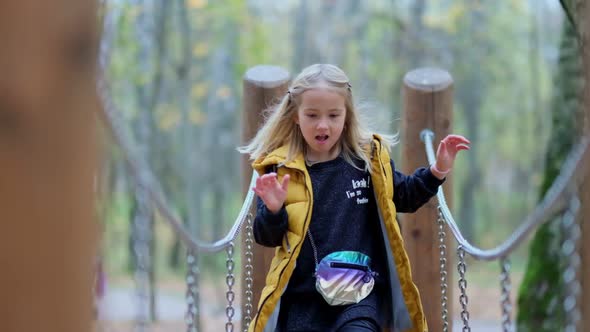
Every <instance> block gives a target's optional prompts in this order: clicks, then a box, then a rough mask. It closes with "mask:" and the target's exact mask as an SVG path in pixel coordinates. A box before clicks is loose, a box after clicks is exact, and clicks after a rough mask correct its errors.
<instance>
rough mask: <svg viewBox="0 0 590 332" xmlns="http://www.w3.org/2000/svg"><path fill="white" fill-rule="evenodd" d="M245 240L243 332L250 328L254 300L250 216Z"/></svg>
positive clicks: (252, 243)
mask: <svg viewBox="0 0 590 332" xmlns="http://www.w3.org/2000/svg"><path fill="white" fill-rule="evenodd" d="M245 231H246V232H245V240H244V245H245V248H244V258H245V259H246V263H245V264H244V273H243V274H244V284H245V286H246V287H245V290H244V298H245V301H244V303H245V304H244V314H243V320H242V324H243V329H242V330H243V331H244V332H247V331H248V327H250V322H252V316H253V314H254V307H253V304H252V302H253V299H254V292H253V286H254V266H253V264H254V236H253V228H252V214H248V217H247V218H246V228H245Z"/></svg>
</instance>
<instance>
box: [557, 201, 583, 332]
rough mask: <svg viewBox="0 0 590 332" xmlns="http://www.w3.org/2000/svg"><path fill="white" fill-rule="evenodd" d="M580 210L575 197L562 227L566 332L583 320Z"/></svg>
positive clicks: (563, 219)
mask: <svg viewBox="0 0 590 332" xmlns="http://www.w3.org/2000/svg"><path fill="white" fill-rule="evenodd" d="M579 208H580V200H579V198H578V197H577V196H574V197H572V198H571V200H570V204H569V207H568V209H567V210H566V211H565V213H564V214H563V218H562V223H561V227H562V229H563V234H564V239H565V240H564V242H563V244H562V246H561V253H562V255H563V257H564V258H565V262H566V266H565V270H564V273H563V282H564V287H565V296H564V300H563V308H564V311H565V322H566V325H565V329H564V331H565V332H575V331H576V330H577V325H578V322H579V320H580V318H581V314H580V303H579V302H578V296H579V294H580V293H581V290H582V288H581V285H580V280H579V278H578V273H579V267H580V262H581V258H580V253H579V251H578V250H579V239H580V237H581V230H580V224H579V223H578V220H577V215H578V211H579Z"/></svg>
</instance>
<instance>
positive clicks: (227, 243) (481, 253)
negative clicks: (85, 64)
mask: <svg viewBox="0 0 590 332" xmlns="http://www.w3.org/2000/svg"><path fill="white" fill-rule="evenodd" d="M108 49H109V47H108V40H103V45H102V47H101V52H102V54H101V65H102V68H105V67H106V63H108ZM277 68H278V67H270V68H269V67H265V66H258V67H254V68H252V69H250V70H249V71H248V72H247V73H246V78H245V80H246V81H248V80H249V81H248V82H256V84H257V86H260V87H264V89H270V90H256V89H255V88H254V87H253V86H249V85H248V84H245V91H244V95H245V96H253V97H252V100H248V101H246V102H245V104H246V105H245V108H246V109H248V108H250V109H252V110H253V111H255V112H260V111H261V110H262V109H263V108H264V107H265V106H266V103H267V99H266V98H271V97H272V96H273V95H282V94H284V93H285V92H284V91H283V90H286V82H288V73H286V72H285V71H282V70H277ZM279 69H280V68H279ZM410 74H412V75H413V76H412V75H410ZM442 74H444V75H442ZM248 75H250V77H248ZM408 77H409V80H408V82H410V83H411V81H412V79H414V83H416V82H418V83H417V84H413V85H412V84H410V85H411V86H412V87H413V88H416V89H417V90H416V91H418V90H419V89H422V88H424V87H426V88H428V89H431V92H432V93H437V91H436V89H438V88H445V87H447V86H448V85H449V84H448V83H449V82H451V78H450V75H448V74H446V73H444V72H443V73H441V72H440V71H435V72H432V71H415V72H411V73H409V74H408V75H407V77H406V78H408ZM433 77H434V79H432V78H433ZM427 79H430V80H431V82H430V83H429V84H430V85H425V83H424V82H427V81H428V80H427ZM408 82H406V83H408ZM98 86H99V93H100V96H101V99H102V102H103V113H101V114H99V116H100V117H101V119H102V120H103V122H104V124H105V126H106V128H107V129H108V130H109V132H110V134H111V136H112V137H113V139H114V141H115V144H116V145H117V146H118V147H119V148H120V149H121V150H122V151H123V153H122V155H123V158H124V160H125V163H126V166H127V169H128V171H129V173H130V175H131V176H132V177H133V179H134V181H135V184H136V186H135V199H136V202H137V205H138V210H137V213H136V217H135V218H134V222H133V230H132V242H133V253H134V255H135V262H136V273H135V282H136V288H137V296H138V300H139V301H138V303H139V304H138V306H139V307H138V311H137V312H138V314H137V317H136V322H135V331H139V332H142V331H148V330H149V328H150V326H149V325H150V324H149V303H148V302H149V299H148V294H149V269H150V265H151V257H150V244H151V239H152V238H153V234H151V228H150V220H149V219H150V218H149V214H148V211H149V208H150V207H153V208H155V209H156V210H157V212H158V213H159V214H160V215H161V216H162V219H163V220H164V222H165V223H166V224H167V225H168V226H169V227H170V228H171V229H172V230H173V231H174V234H175V235H176V237H177V238H178V240H179V241H180V243H181V244H182V245H183V246H184V247H185V249H186V264H187V275H186V296H185V299H186V311H185V323H186V331H187V332H196V331H198V330H199V329H200V327H199V326H200V320H199V317H200V315H201V310H200V308H199V300H198V299H199V280H200V266H199V257H200V255H202V254H215V253H221V252H224V254H225V256H226V275H225V286H226V291H225V301H226V302H227V305H226V308H225V318H226V322H225V326H224V328H225V331H226V332H230V331H235V330H236V325H237V324H236V322H235V321H236V320H237V319H238V318H240V319H241V321H242V324H241V330H243V331H247V328H248V325H249V323H250V321H251V319H252V317H253V316H254V314H255V312H254V310H255V308H254V303H253V302H254V299H255V295H256V294H255V293H254V283H255V281H258V282H262V281H263V280H254V271H255V270H254V264H253V262H254V241H253V236H252V214H251V213H249V211H251V206H252V202H253V200H254V193H253V191H252V190H248V191H247V195H246V197H245V199H244V202H243V204H242V207H241V209H240V212H239V214H238V216H237V218H236V219H235V221H234V223H233V226H232V227H231V229H230V230H229V232H228V233H227V234H226V235H225V236H223V237H222V238H221V239H219V240H217V241H214V242H204V241H201V240H199V239H197V238H196V237H195V234H191V233H190V232H189V231H188V230H187V229H186V228H185V226H184V223H183V222H182V220H181V219H180V218H179V217H178V216H176V215H175V213H174V212H173V211H172V209H171V208H170V205H169V204H168V202H167V201H166V198H165V196H164V194H163V190H162V188H161V187H160V185H159V181H157V180H156V179H155V178H154V176H153V174H152V172H151V171H150V168H149V167H148V163H147V162H146V160H144V158H143V157H144V156H141V155H139V154H136V153H135V151H136V149H134V144H132V139H131V137H129V136H128V135H127V132H128V130H126V129H125V128H124V123H125V121H124V120H123V119H122V117H121V116H120V114H121V112H120V111H118V110H117V108H116V106H115V105H114V103H113V101H112V98H111V96H110V94H109V87H108V85H107V81H106V80H105V79H104V78H101V79H99V85H98ZM272 89H274V90H272ZM281 89H283V90H281ZM417 93H418V94H421V93H422V92H420V91H418V92H417ZM408 95H409V96H410V97H407V99H410V98H412V95H411V94H408ZM445 98H446V97H445ZM445 98H441V99H442V100H446V99H445ZM446 104H448V105H450V103H446ZM446 104H445V105H446ZM429 105H430V106H429V107H434V106H435V104H433V103H429ZM250 122H252V123H253V124H255V121H250ZM252 127H253V128H255V127H256V126H255V125H252ZM419 128H424V127H419ZM420 136H421V137H420V138H421V139H422V141H423V142H424V146H425V150H426V156H427V158H428V162H429V163H433V162H434V159H435V157H434V149H433V137H434V133H433V132H432V131H430V130H428V129H426V130H422V132H421V134H420ZM589 150H590V148H589V143H588V137H585V138H583V139H582V140H581V141H580V142H579V143H578V145H576V146H575V148H574V149H572V151H571V152H570V154H569V156H568V158H567V160H566V161H565V162H564V164H563V165H562V167H561V172H560V174H559V176H558V177H557V179H556V180H555V182H554V183H553V185H552V186H551V188H550V189H549V190H548V191H547V193H546V195H545V197H544V198H543V200H542V201H541V202H540V203H539V205H538V206H536V207H535V209H533V211H532V212H531V213H530V214H529V215H528V216H527V217H526V218H525V219H524V220H523V222H522V223H521V224H520V225H521V226H519V227H518V228H517V229H516V230H515V231H514V233H512V234H511V235H510V236H509V237H508V239H507V240H506V241H505V242H503V243H502V244H500V245H499V246H497V247H496V248H493V249H490V250H483V249H480V248H477V247H475V246H473V245H472V244H470V243H469V242H468V241H467V240H465V238H464V237H463V235H462V234H461V231H460V230H459V227H458V226H457V224H456V223H455V220H454V218H453V216H452V214H451V213H450V210H449V208H448V206H447V203H446V199H445V195H444V193H443V189H442V187H441V188H440V189H439V192H438V194H437V198H438V203H439V204H438V218H437V226H438V242H439V254H440V257H439V262H440V292H441V309H442V311H441V313H440V314H441V318H442V324H443V326H442V330H443V331H445V332H446V331H448V330H449V326H450V324H449V317H448V316H449V314H448V313H449V311H448V298H447V295H448V290H449V285H448V282H447V280H448V279H447V276H448V273H449V271H448V265H449V264H447V258H446V257H447V250H448V248H447V245H446V244H445V243H446V242H445V239H446V233H447V231H448V230H450V231H451V233H452V235H453V237H454V239H455V241H456V243H457V256H458V260H459V262H458V264H457V270H458V273H459V282H458V287H459V291H460V297H459V301H460V305H461V313H460V317H461V321H462V324H463V331H470V330H471V327H470V321H469V319H470V315H469V310H468V294H467V276H466V273H467V264H466V256H467V255H469V256H471V257H473V258H474V259H477V260H485V261H496V260H497V261H499V263H500V280H501V281H500V290H501V297H500V301H499V302H500V308H501V311H502V329H503V331H512V330H513V323H512V321H511V316H512V304H511V303H510V288H511V281H510V261H509V256H510V254H511V253H512V252H513V251H514V250H515V249H516V248H517V247H518V246H519V245H520V244H522V243H523V239H524V238H525V237H526V236H527V235H529V234H531V233H532V232H533V231H534V230H535V229H536V228H537V227H538V226H539V225H541V224H543V223H545V222H547V221H548V220H550V218H552V217H554V216H557V215H559V216H561V227H562V228H563V230H564V231H565V234H566V238H565V241H564V242H563V243H562V246H561V250H562V254H563V255H564V256H565V257H567V259H568V261H567V265H566V269H565V271H564V276H565V278H564V279H565V281H566V284H567V294H566V296H565V297H564V298H563V301H562V305H563V308H564V310H565V312H566V313H567V317H566V318H567V322H568V323H567V327H566V329H565V331H568V332H570V331H576V323H577V321H578V320H579V319H580V303H579V301H578V297H579V293H580V292H581V286H580V281H579V280H578V277H577V276H578V274H579V273H578V269H579V266H580V255H579V253H578V251H577V249H578V240H579V238H580V237H581V235H580V234H581V231H580V226H579V223H578V222H577V220H576V218H577V215H578V211H579V210H580V199H579V188H578V184H579V183H581V180H582V178H583V176H584V174H586V173H587V167H588V165H590V151H589ZM256 178H257V173H256V172H252V176H251V180H250V185H249V187H248V188H251V187H252V186H253V185H254V183H255V181H256ZM241 233H243V236H244V242H243V248H242V249H243V251H244V253H243V258H244V261H243V263H244V264H243V266H242V267H241V268H242V275H243V285H244V286H245V287H244V289H243V294H242V296H243V301H242V304H243V308H241V310H239V311H238V310H237V307H238V306H237V305H236V303H235V302H236V293H235V291H234V286H235V281H236V271H235V268H236V264H235V260H234V255H235V252H236V239H237V238H238V236H239V235H240V234H241ZM258 268H259V269H260V267H258Z"/></svg>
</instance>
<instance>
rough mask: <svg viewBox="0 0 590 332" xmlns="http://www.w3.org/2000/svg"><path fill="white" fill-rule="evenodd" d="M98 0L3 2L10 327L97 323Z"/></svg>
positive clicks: (75, 328) (0, 322) (0, 161)
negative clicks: (95, 298) (95, 276)
mask: <svg viewBox="0 0 590 332" xmlns="http://www.w3.org/2000/svg"><path fill="white" fill-rule="evenodd" d="M98 27H99V23H98V16H97V5H96V3H95V2H94V1H83V0H57V1H36V0H35V1H34V0H20V1H3V2H0V40H1V41H2V51H1V52H0V206H1V207H0V211H1V216H0V266H1V267H2V271H1V272H0V331H3V332H24V331H44V332H81V331H90V330H91V329H92V322H93V317H94V313H93V281H94V266H95V251H96V248H95V247H96V242H97V239H96V237H97V235H96V234H97V232H96V223H95V222H94V220H93V213H94V206H93V204H94V175H95V174H96V167H95V166H96V146H95V141H96V140H95V137H94V134H95V111H96V110H97V108H98V107H99V103H98V99H97V96H96V88H95V70H96V66H95V62H96V57H95V54H96V52H95V51H96V46H97V44H98Z"/></svg>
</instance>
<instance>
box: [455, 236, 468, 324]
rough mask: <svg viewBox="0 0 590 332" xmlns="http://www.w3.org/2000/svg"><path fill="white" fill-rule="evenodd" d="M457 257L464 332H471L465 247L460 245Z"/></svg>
mask: <svg viewBox="0 0 590 332" xmlns="http://www.w3.org/2000/svg"><path fill="white" fill-rule="evenodd" d="M457 257H459V264H457V271H458V272H459V291H460V292H461V294H460V295H459V303H460V304H461V320H462V321H463V332H469V331H471V327H469V310H467V304H468V303H469V298H468V297H467V278H466V276H465V274H466V273H467V263H466V262H465V250H464V249H463V246H461V245H459V247H458V248H457Z"/></svg>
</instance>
